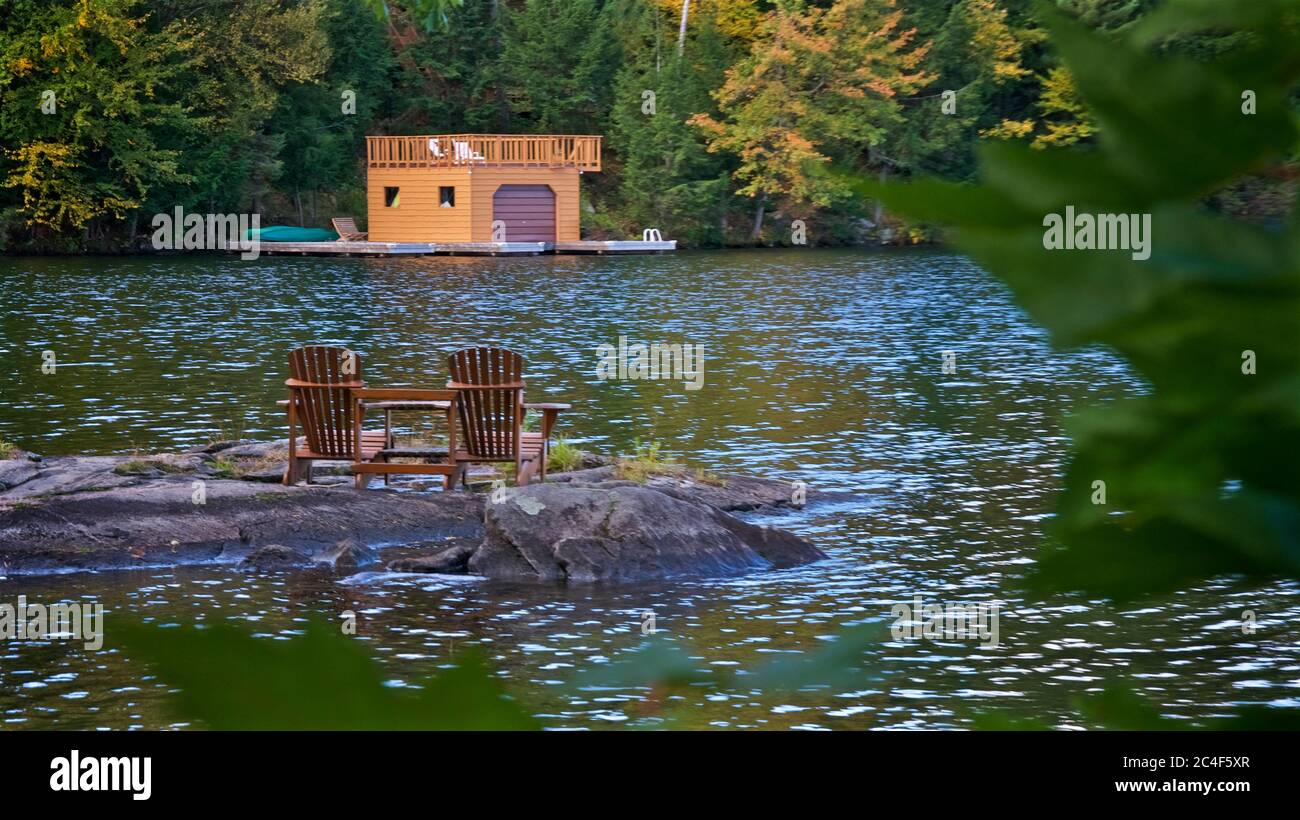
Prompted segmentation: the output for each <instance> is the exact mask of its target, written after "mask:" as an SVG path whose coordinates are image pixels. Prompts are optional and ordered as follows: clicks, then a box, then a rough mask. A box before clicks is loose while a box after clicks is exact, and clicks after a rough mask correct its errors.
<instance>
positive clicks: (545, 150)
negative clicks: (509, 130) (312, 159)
mask: <svg viewBox="0 0 1300 820" xmlns="http://www.w3.org/2000/svg"><path fill="white" fill-rule="evenodd" d="M600 141H601V137H598V136H580V135H569V134H546V135H523V134H521V135H512V134H429V135H426V136H419V137H366V160H367V164H368V165H369V167H371V168H444V167H448V168H449V167H462V166H464V167H474V168H477V167H488V168H492V167H496V168H502V167H506V168H511V167H513V168H577V169H578V170H580V171H599V170H600Z"/></svg>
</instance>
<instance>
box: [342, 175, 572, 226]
mask: <svg viewBox="0 0 1300 820" xmlns="http://www.w3.org/2000/svg"><path fill="white" fill-rule="evenodd" d="M580 179H581V175H580V174H579V173H578V171H577V170H576V169H573V168H483V167H475V168H467V167H461V168H371V169H370V172H369V176H368V181H367V196H366V200H367V208H368V209H369V225H368V230H369V232H370V239H371V240H372V241H375V242H491V241H492V195H493V194H494V193H495V192H496V190H497V188H499V187H501V186H502V185H549V186H550V187H551V190H552V191H554V192H555V238H556V240H557V241H560V242H572V241H575V240H578V239H581V238H582V231H581V225H580V222H581V218H580V213H579V193H578V191H579V187H580V182H579V180H580ZM443 185H451V186H454V187H455V188H456V206H455V207H454V208H442V207H439V205H438V188H439V187H441V186H443ZM385 187H396V188H398V190H399V196H400V202H399V205H398V207H396V208H387V207H385V206H384V188H385Z"/></svg>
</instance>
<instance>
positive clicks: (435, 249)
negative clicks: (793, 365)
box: [232, 239, 677, 256]
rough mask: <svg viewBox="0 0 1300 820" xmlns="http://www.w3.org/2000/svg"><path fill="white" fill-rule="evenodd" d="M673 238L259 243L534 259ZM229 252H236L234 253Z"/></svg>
mask: <svg viewBox="0 0 1300 820" xmlns="http://www.w3.org/2000/svg"><path fill="white" fill-rule="evenodd" d="M675 250H677V240H676V239H665V240H659V241H650V242H647V241H644V240H640V239H634V240H611V241H602V240H575V241H571V242H342V241H340V242H262V243H261V244H260V246H259V248H258V251H259V253H261V254H262V255H265V256H537V255H539V254H619V253H624V254H627V253H665V252H667V251H675ZM232 252H236V253H237V252H238V251H237V250H233V249H232Z"/></svg>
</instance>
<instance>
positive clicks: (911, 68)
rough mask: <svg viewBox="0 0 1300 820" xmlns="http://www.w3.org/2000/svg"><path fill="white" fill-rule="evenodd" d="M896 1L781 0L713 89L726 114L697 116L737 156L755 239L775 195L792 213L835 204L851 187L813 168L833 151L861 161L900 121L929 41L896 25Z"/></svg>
mask: <svg viewBox="0 0 1300 820" xmlns="http://www.w3.org/2000/svg"><path fill="white" fill-rule="evenodd" d="M901 20H902V12H901V11H899V10H898V9H897V8H896V6H895V3H894V0H836V2H835V3H834V4H833V5H831V6H830V7H829V8H827V9H822V8H816V7H812V6H809V5H807V4H806V3H804V2H802V0H781V2H779V3H778V4H777V7H776V8H775V9H773V10H772V11H771V12H770V13H769V14H768V17H767V20H766V22H765V25H764V34H763V36H762V37H760V39H759V40H758V41H756V42H755V44H754V46H753V48H752V50H751V52H750V53H749V55H748V56H746V57H745V58H744V59H743V60H742V61H741V62H740V63H739V64H738V65H737V66H735V67H734V68H733V69H731V70H730V71H728V72H727V79H726V82H725V83H724V84H723V86H722V88H721V89H719V90H718V91H717V92H715V93H714V97H715V99H716V100H717V103H718V107H719V109H720V112H721V116H720V117H714V116H712V115H711V114H708V113H704V112H701V113H697V114H696V115H695V116H694V117H692V118H691V122H692V123H693V124H694V125H696V126H698V127H700V128H701V129H702V130H703V131H704V133H705V134H706V135H707V139H708V144H709V150H710V151H725V152H729V153H731V154H734V155H735V156H736V157H737V158H738V159H739V166H738V168H737V169H736V172H735V179H736V181H737V182H738V183H740V187H739V190H738V193H740V194H742V195H744V196H749V197H753V198H754V199H755V201H756V207H755V211H754V222H753V228H752V230H751V237H752V238H753V239H755V240H757V239H758V237H759V236H760V235H761V231H762V227H763V215H764V211H765V208H766V206H767V204H768V203H769V201H776V202H779V203H780V204H781V205H782V206H784V207H788V208H790V209H791V210H792V211H793V212H806V211H808V210H810V209H813V208H822V207H827V206H830V205H831V204H832V203H834V202H835V201H836V200H837V199H838V198H842V197H844V196H845V194H846V191H845V189H844V188H843V186H841V185H839V184H838V183H837V182H835V181H834V180H832V179H829V178H827V177H824V176H821V175H814V174H809V173H808V168H809V166H810V165H817V164H821V163H825V162H827V161H828V160H829V159H831V158H832V157H835V158H838V159H841V160H845V161H848V162H850V163H852V164H855V165H856V164H858V161H860V160H861V159H863V158H864V154H865V152H866V151H869V149H870V148H871V147H872V146H874V145H878V144H880V142H882V141H883V140H884V138H885V136H886V134H887V132H888V129H889V128H891V127H893V126H896V125H897V124H898V123H899V121H900V120H901V115H900V113H899V105H898V101H897V97H898V95H900V94H910V93H912V92H914V91H915V90H916V89H918V88H920V87H921V86H923V85H924V84H925V83H926V82H927V79H928V78H927V75H926V73H925V72H924V71H923V70H921V69H920V67H919V66H920V62H921V59H922V58H923V57H924V56H925V53H926V50H927V47H926V46H916V45H914V44H913V42H912V40H913V34H914V31H913V30H910V29H909V30H900V26H899V23H900V21H901Z"/></svg>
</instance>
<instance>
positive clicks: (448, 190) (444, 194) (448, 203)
mask: <svg viewBox="0 0 1300 820" xmlns="http://www.w3.org/2000/svg"><path fill="white" fill-rule="evenodd" d="M438 204H439V205H440V206H441V207H443V208H455V207H456V189H455V188H454V187H452V186H451V185H440V186H438Z"/></svg>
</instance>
